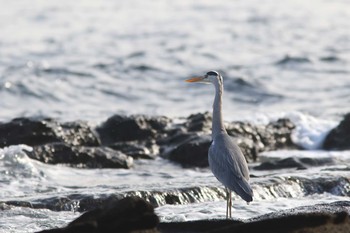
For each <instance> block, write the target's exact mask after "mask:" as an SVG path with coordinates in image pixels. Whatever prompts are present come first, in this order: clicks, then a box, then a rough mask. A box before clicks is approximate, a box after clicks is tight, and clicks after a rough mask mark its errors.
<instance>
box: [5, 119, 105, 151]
mask: <svg viewBox="0 0 350 233" xmlns="http://www.w3.org/2000/svg"><path fill="white" fill-rule="evenodd" d="M53 142H64V143H67V144H69V145H74V146H77V145H84V146H98V145H99V141H98V139H97V137H96V136H95V135H94V133H93V130H92V129H91V128H90V126H89V125H88V124H87V123H86V122H82V121H77V122H68V123H58V122H56V121H55V120H53V119H48V118H46V119H32V118H16V119H13V120H12V121H10V122H8V123H2V124H0V147H4V146H10V145H18V144H26V145H29V146H36V145H44V144H46V143H53Z"/></svg>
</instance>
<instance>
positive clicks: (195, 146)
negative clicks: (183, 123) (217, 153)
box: [162, 133, 211, 167]
mask: <svg viewBox="0 0 350 233" xmlns="http://www.w3.org/2000/svg"><path fill="white" fill-rule="evenodd" d="M182 138H183V140H182V141H181V142H180V143H177V144H176V146H174V148H173V149H172V150H169V152H168V153H165V154H163V155H162V156H163V157H165V158H168V159H169V160H171V161H175V162H178V163H180V164H181V165H182V166H184V167H192V166H195V167H207V166H208V165H209V163H208V149H209V146H210V143H211V136H209V135H198V134H196V133H187V134H184V135H182ZM175 141H176V140H175Z"/></svg>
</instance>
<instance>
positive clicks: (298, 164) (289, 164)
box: [254, 157, 334, 170]
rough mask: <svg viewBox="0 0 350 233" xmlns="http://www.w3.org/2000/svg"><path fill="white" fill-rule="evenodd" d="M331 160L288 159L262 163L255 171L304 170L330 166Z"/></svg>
mask: <svg viewBox="0 0 350 233" xmlns="http://www.w3.org/2000/svg"><path fill="white" fill-rule="evenodd" d="M332 164H334V161H333V159H332V158H296V157H289V158H285V159H281V160H277V161H268V162H262V163H261V164H260V165H258V166H256V167H254V169H255V170H278V169H284V168H297V169H306V168H308V167H315V166H324V165H332Z"/></svg>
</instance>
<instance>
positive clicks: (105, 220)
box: [41, 197, 350, 233]
mask: <svg viewBox="0 0 350 233" xmlns="http://www.w3.org/2000/svg"><path fill="white" fill-rule="evenodd" d="M349 213H350V201H349V202H335V203H332V204H328V205H316V206H305V207H301V208H295V209H290V210H286V211H283V212H278V213H273V214H269V215H265V216H260V217H258V218H256V219H251V220H250V221H247V222H242V221H237V220H215V219H211V220H201V221H190V222H171V223H159V219H158V217H157V215H156V214H155V213H154V210H153V206H152V205H151V204H149V203H148V202H146V201H144V200H143V199H141V198H138V197H128V198H125V199H122V200H120V201H113V202H110V203H108V205H106V206H104V207H101V208H98V209H95V210H92V211H89V212H86V213H84V214H83V215H81V216H80V217H79V218H77V219H76V220H74V221H73V222H71V223H69V224H68V226H66V227H64V228H60V229H52V230H44V231H41V233H68V232H69V233H75V232H76V233H78V232H91V233H103V232H147V233H151V232H162V233H177V232H178V233H182V232H187V233H197V232H213V233H214V232H217V233H219V232H220V233H221V232H222V233H223V232H244V233H256V232H263V233H265V232H266V233H297V232H303V233H313V232H318V233H322V232H324V233H326V232H337V233H347V232H349V229H350V216H349Z"/></svg>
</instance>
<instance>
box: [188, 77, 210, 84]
mask: <svg viewBox="0 0 350 233" xmlns="http://www.w3.org/2000/svg"><path fill="white" fill-rule="evenodd" d="M204 78H205V77H204V76H200V77H194V78H190V79H187V80H185V81H186V82H189V83H194V82H200V81H202V80H203V79H204Z"/></svg>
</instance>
